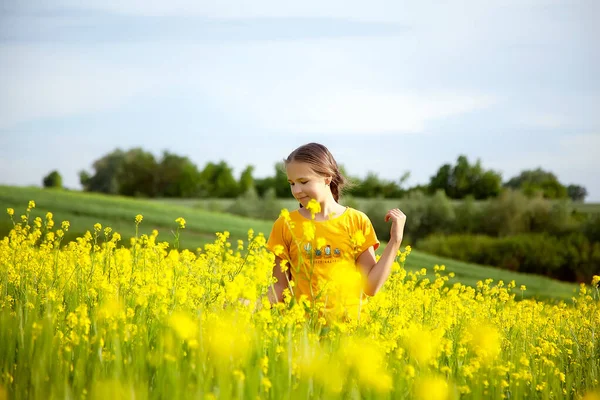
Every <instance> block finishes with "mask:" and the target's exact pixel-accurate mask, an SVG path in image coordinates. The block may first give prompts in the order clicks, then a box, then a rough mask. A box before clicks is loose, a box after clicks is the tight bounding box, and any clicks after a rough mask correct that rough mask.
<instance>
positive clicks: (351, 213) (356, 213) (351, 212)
mask: <svg viewBox="0 0 600 400" xmlns="http://www.w3.org/2000/svg"><path fill="white" fill-rule="evenodd" d="M346 214H347V215H348V217H351V218H358V219H369V217H368V216H367V214H365V213H364V212H362V211H360V210H357V209H356V208H352V207H347V209H346Z"/></svg>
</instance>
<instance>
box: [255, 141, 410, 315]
mask: <svg viewBox="0 0 600 400" xmlns="http://www.w3.org/2000/svg"><path fill="white" fill-rule="evenodd" d="M284 165H285V168H286V172H287V177H288V182H289V183H290V187H291V190H292V195H293V196H294V197H295V198H296V200H298V202H299V203H300V208H299V209H298V210H295V211H293V212H289V213H288V212H287V211H286V210H284V211H283V212H282V214H281V216H280V217H279V218H278V219H277V220H276V221H275V223H274V224H273V229H272V231H271V234H270V235H269V240H268V243H267V248H269V249H270V250H271V251H272V252H273V253H275V256H276V257H275V265H274V267H273V275H274V276H275V277H276V278H277V282H276V283H275V284H274V290H273V291H272V292H271V293H269V299H270V301H271V303H276V302H278V301H283V299H282V297H283V296H282V295H283V291H284V289H286V288H289V289H290V291H291V292H292V293H293V295H294V296H295V297H296V299H298V300H300V299H301V298H303V297H304V296H305V298H306V299H307V300H309V301H311V302H316V301H320V302H322V303H324V305H325V309H326V310H331V309H333V308H336V307H338V306H343V307H346V309H347V307H348V306H353V305H358V304H359V303H360V300H361V298H362V295H363V293H364V294H366V295H369V296H373V295H375V293H377V291H378V290H379V289H380V288H381V286H382V285H383V284H384V282H385V281H386V279H387V278H388V276H389V274H390V269H391V266H392V263H393V262H394V259H395V257H396V254H397V252H398V250H399V248H400V243H401V242H402V236H403V232H404V223H405V222H406V216H405V215H404V214H403V213H402V211H400V210H399V209H397V208H396V209H392V210H389V211H388V213H387V214H386V216H385V220H386V221H391V222H392V226H391V231H390V241H389V242H388V244H387V246H386V248H385V250H384V252H383V255H382V256H381V257H380V259H379V261H377V259H376V258H375V250H376V249H377V248H378V247H379V241H378V240H377V237H376V235H375V231H374V229H373V226H372V224H371V221H370V220H369V218H368V217H367V216H366V215H365V214H364V213H362V212H360V211H358V210H355V209H352V208H350V207H344V206H342V205H340V204H339V203H338V199H339V195H340V192H341V190H342V188H343V186H344V184H345V183H346V181H345V179H344V177H343V176H342V175H341V174H340V171H339V169H338V166H337V163H336V161H335V159H334V158H333V156H332V155H331V153H330V152H329V150H327V148H326V147H325V146H323V145H321V144H318V143H309V144H306V145H304V146H301V147H299V148H297V149H296V150H294V151H293V152H292V153H291V154H290V155H289V156H288V158H287V159H286V160H284Z"/></svg>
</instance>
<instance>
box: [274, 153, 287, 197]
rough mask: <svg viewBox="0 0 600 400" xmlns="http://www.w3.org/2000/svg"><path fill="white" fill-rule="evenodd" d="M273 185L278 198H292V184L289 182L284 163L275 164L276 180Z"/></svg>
mask: <svg viewBox="0 0 600 400" xmlns="http://www.w3.org/2000/svg"><path fill="white" fill-rule="evenodd" d="M273 185H274V186H273V187H274V189H275V195H276V196H277V197H278V198H285V197H289V196H290V183H289V182H288V178H287V173H286V171H285V165H284V164H283V162H278V163H277V164H275V178H274V179H273Z"/></svg>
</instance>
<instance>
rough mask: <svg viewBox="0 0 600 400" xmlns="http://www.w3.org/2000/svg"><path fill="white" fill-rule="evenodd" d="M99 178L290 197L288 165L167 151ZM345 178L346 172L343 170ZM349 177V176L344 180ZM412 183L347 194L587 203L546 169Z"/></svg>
mask: <svg viewBox="0 0 600 400" xmlns="http://www.w3.org/2000/svg"><path fill="white" fill-rule="evenodd" d="M92 168H93V172H91V173H90V172H88V171H85V170H83V171H80V173H79V180H80V183H81V185H82V187H83V189H84V190H85V191H88V192H100V193H106V194H118V195H123V196H136V197H151V198H152V197H173V198H177V197H179V198H194V197H195V198H236V197H238V196H240V195H243V194H245V193H247V192H248V191H250V190H253V191H255V192H256V193H257V194H258V195H259V196H261V197H262V196H265V194H267V192H270V195H272V194H273V193H274V195H275V197H279V198H286V197H289V184H288V182H287V176H286V173H285V169H284V168H283V163H281V162H280V163H276V164H275V165H274V173H273V175H272V176H268V177H265V178H256V177H254V175H253V174H254V166H252V165H248V166H247V167H246V168H245V169H244V170H243V171H242V172H241V174H240V176H239V178H236V177H235V176H234V174H233V168H232V167H231V166H229V165H228V164H227V162H226V161H219V162H208V163H207V164H206V165H205V166H204V168H203V169H199V168H198V166H197V165H195V164H194V163H193V162H192V161H191V160H190V159H189V158H188V157H184V156H180V155H177V154H174V153H171V152H169V151H164V152H163V153H162V155H161V156H160V157H159V158H156V157H155V156H154V155H153V154H152V153H150V152H147V151H145V150H143V149H141V148H133V149H130V150H127V151H123V150H121V149H116V150H114V151H112V152H111V153H108V154H106V155H104V156H102V157H101V158H99V159H97V160H95V161H94V162H93V164H92ZM341 169H342V172H343V170H344V168H343V167H341ZM344 175H345V176H347V177H348V175H347V174H344ZM409 177H410V173H409V172H404V173H403V174H402V175H401V176H399V177H398V178H397V179H395V180H393V179H392V180H389V179H383V178H380V177H379V175H378V174H377V173H375V172H369V173H368V174H367V175H366V177H365V178H362V179H361V178H359V177H353V176H349V181H350V186H349V188H348V189H347V190H346V192H345V193H346V194H347V195H350V196H354V197H361V198H377V197H379V198H403V197H405V196H407V195H409V194H410V193H412V192H415V191H420V192H423V193H425V194H434V193H436V192H438V191H440V190H441V191H443V192H444V193H445V194H446V196H448V197H449V198H450V199H464V198H467V197H472V198H474V199H477V200H483V199H488V198H495V197H497V196H498V195H499V194H500V193H501V192H503V191H504V190H505V189H507V188H509V189H517V190H521V191H522V192H523V193H524V194H525V195H527V196H529V197H535V196H542V197H544V198H547V199H563V198H570V199H572V200H574V201H583V200H584V199H585V197H586V196H587V190H586V189H585V187H583V186H580V185H576V184H568V185H565V184H563V183H561V182H560V181H559V180H558V178H557V177H556V175H555V174H553V173H552V172H550V171H545V170H543V169H541V168H537V169H531V170H525V171H522V172H521V173H520V174H519V175H517V176H514V177H512V178H510V179H508V180H507V181H503V179H502V175H501V174H500V173H499V172H497V171H494V170H491V169H485V168H484V167H483V166H482V164H481V161H480V160H477V161H476V162H475V163H471V162H469V160H468V158H467V157H466V156H464V155H460V156H459V157H458V158H457V160H456V163H455V164H444V165H442V166H441V167H440V168H439V169H438V170H437V172H436V173H435V174H434V175H433V176H432V177H431V178H430V180H429V183H428V184H424V185H415V186H412V187H406V182H407V180H408V178H409ZM43 185H44V187H61V186H62V177H61V175H60V173H59V172H58V171H52V172H50V173H49V174H48V175H47V176H46V177H44V179H43Z"/></svg>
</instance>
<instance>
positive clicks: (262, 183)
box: [254, 176, 289, 197]
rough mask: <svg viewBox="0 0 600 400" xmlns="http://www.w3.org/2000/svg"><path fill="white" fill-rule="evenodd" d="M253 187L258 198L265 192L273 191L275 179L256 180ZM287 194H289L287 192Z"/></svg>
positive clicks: (269, 177) (270, 177)
mask: <svg viewBox="0 0 600 400" xmlns="http://www.w3.org/2000/svg"><path fill="white" fill-rule="evenodd" d="M254 187H255V188H256V192H257V193H258V195H259V196H261V197H262V196H264V195H265V193H266V192H267V190H269V189H273V190H275V178H273V177H272V176H268V177H266V178H257V179H255V180H254ZM288 193H289V192H288Z"/></svg>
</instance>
